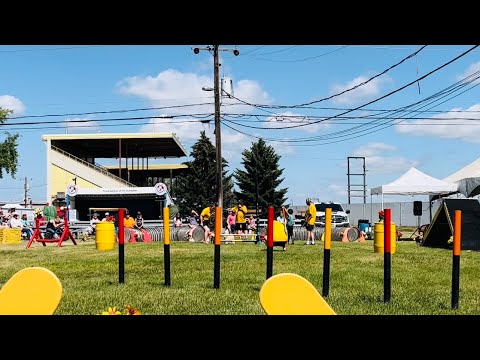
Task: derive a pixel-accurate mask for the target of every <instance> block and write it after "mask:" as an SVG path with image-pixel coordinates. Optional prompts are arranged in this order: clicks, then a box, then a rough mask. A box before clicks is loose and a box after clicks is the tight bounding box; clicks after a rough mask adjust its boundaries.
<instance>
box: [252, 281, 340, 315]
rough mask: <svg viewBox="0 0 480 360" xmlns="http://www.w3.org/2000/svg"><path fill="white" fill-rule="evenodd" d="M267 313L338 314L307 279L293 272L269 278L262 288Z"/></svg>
mask: <svg viewBox="0 0 480 360" xmlns="http://www.w3.org/2000/svg"><path fill="white" fill-rule="evenodd" d="M260 304H261V305H262V308H263V310H264V311H265V312H266V313H267V315H336V313H335V311H333V309H332V308H331V307H330V305H328V303H327V302H326V301H325V299H324V298H323V297H322V296H321V295H320V293H319V292H318V291H317V289H315V287H314V286H313V285H312V283H310V282H309V281H308V280H307V279H305V278H303V277H302V276H300V275H297V274H293V273H282V274H277V275H274V276H272V277H270V278H268V279H267V280H266V281H265V282H264V283H263V285H262V288H261V289H260Z"/></svg>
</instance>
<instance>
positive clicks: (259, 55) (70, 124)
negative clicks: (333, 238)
mask: <svg viewBox="0 0 480 360" xmlns="http://www.w3.org/2000/svg"><path fill="white" fill-rule="evenodd" d="M207 46H208V45H204V44H191V45H175V46H173V45H145V46H143V45H142V46H140V45H132V46H123V45H115V46H114V45H97V46H93V45H71V46H70V45H62V46H60V45H34V46H29V45H18V46H12V45H8V46H7V45H3V46H0V58H1V64H2V66H0V106H1V107H3V108H9V109H13V110H14V113H13V114H12V115H11V116H10V119H9V120H8V121H7V123H6V124H7V125H5V126H3V127H4V130H8V131H11V132H18V133H20V135H21V137H20V139H19V148H18V149H19V152H20V164H19V168H18V172H17V175H16V178H15V179H12V178H11V176H10V175H9V174H4V177H3V179H0V201H7V202H21V201H22V199H23V184H24V178H25V177H27V178H28V182H29V185H30V190H29V194H30V195H31V197H32V198H33V200H34V201H46V199H45V197H46V169H45V167H46V153H45V144H44V143H43V141H42V140H41V136H42V135H43V134H65V133H86V132H95V133H97V132H102V133H123V132H174V133H176V135H177V137H178V138H179V139H180V141H181V143H182V144H183V145H184V146H185V147H186V149H187V152H188V153H190V147H191V145H192V144H193V143H195V142H196V140H197V139H198V137H199V134H200V131H202V130H205V131H206V133H207V134H208V136H210V138H211V139H212V143H214V144H215V137H214V136H215V135H214V134H213V130H214V122H213V111H214V107H213V92H205V91H202V87H209V86H213V56H212V55H211V53H209V52H208V51H201V52H200V53H199V54H194V52H193V51H192V48H194V47H200V48H205V47H207ZM422 46H423V45H398V44H396V45H388V44H387V45H237V46H235V45H222V46H221V47H220V49H235V48H236V49H238V50H239V52H240V55H239V56H234V55H233V54H232V52H227V51H221V52H220V62H221V67H220V77H221V78H230V79H232V83H233V95H234V98H231V99H228V98H223V99H222V108H221V115H222V117H223V118H222V129H221V135H222V136H221V137H222V155H223V157H224V158H225V159H227V160H228V162H229V169H230V171H233V170H234V169H236V168H237V167H241V164H240V162H241V152H242V151H243V149H248V148H250V146H251V144H252V142H256V141H258V137H262V138H264V139H266V140H267V143H268V144H269V145H272V146H273V147H274V148H275V149H276V151H277V153H278V154H279V155H281V159H280V166H281V167H282V168H284V169H285V170H284V174H283V175H284V177H285V180H284V182H283V183H282V184H281V186H282V187H288V189H289V190H288V193H287V196H288V201H287V202H288V203H293V205H303V204H304V200H305V198H306V197H313V198H320V199H323V200H326V201H339V202H342V203H347V201H348V196H347V181H348V177H347V158H348V157H365V159H366V170H367V173H366V174H367V175H366V184H367V189H368V190H369V189H370V188H372V187H376V186H380V185H382V184H386V183H389V182H391V181H393V180H394V179H396V178H398V177H399V176H401V175H402V174H403V173H404V172H406V171H407V170H408V169H409V168H410V167H412V166H415V167H417V168H418V169H419V170H421V171H423V172H425V173H427V174H428V175H431V176H433V177H436V178H439V179H443V178H445V177H447V176H449V175H450V174H452V173H454V172H456V171H458V170H459V169H461V168H462V167H464V166H466V165H468V164H469V163H470V162H472V161H474V160H476V159H477V158H478V157H479V153H478V151H477V150H478V143H479V142H480V126H479V125H480V100H479V99H480V97H479V95H480V89H478V88H477V87H476V85H477V84H478V81H473V82H470V83H467V82H466V81H465V79H466V77H468V76H469V75H471V74H475V72H476V71H479V70H480V58H479V54H480V53H479V51H480V48H476V49H474V50H473V51H471V52H469V53H468V54H466V55H465V56H463V57H461V58H459V59H458V60H456V61H454V62H452V63H451V64H449V65H447V66H445V67H443V68H442V69H440V70H438V71H435V72H433V73H432V74H431V75H429V76H427V77H425V78H424V79H422V80H420V81H418V82H416V83H414V84H412V85H411V86H407V87H405V88H404V89H402V90H399V91H397V92H395V93H394V94H392V95H389V96H385V95H387V94H389V93H391V92H393V91H395V90H397V89H400V88H401V87H403V86H405V85H406V84H409V83H410V82H412V81H414V80H416V79H418V78H420V77H422V76H424V75H426V74H428V73H429V72H431V71H432V70H434V69H436V68H437V67H440V66H441V65H443V64H445V63H447V62H449V61H451V60H452V59H454V58H455V57H457V56H459V55H461V54H462V53H464V52H465V51H467V50H469V49H471V48H472V46H470V45H445V46H442V45H429V46H427V47H425V48H423V49H422V50H421V51H419V52H418V53H417V54H416V55H415V56H412V57H411V58H408V59H406V58H407V57H408V56H409V55H411V54H413V53H415V52H416V51H418V50H420V49H421V48H422ZM403 59H406V60H405V61H403V62H402V63H401V64H399V65H397V66H394V65H395V64H398V63H400V62H401V61H402V60H403ZM389 68H391V69H390V70H388V71H386V70H387V69H389ZM383 72H385V73H384V74H383V75H381V76H377V75H379V74H381V73H383ZM477 76H478V75H477ZM373 77H374V78H373ZM371 78H373V80H370V81H368V80H369V79H371ZM467 79H468V80H472V79H475V78H472V77H470V78H467ZM361 83H365V84H364V85H361V86H360V84H361ZM454 84H457V85H458V86H457V87H452V86H453V85H454ZM355 86H356V88H355V89H354V90H349V89H351V88H352V87H355ZM345 90H348V91H345ZM440 91H443V92H445V93H444V94H443V95H441V96H438V95H439V94H438V93H439V92H440ZM341 92H344V93H343V94H342V95H339V96H336V95H338V94H339V93H341ZM434 95H435V96H436V97H434V98H431V97H432V96H434ZM383 96H385V98H383V99H381V100H379V101H376V102H374V103H372V104H370V105H367V106H365V107H363V105H365V104H368V103H369V102H371V101H374V100H376V99H379V98H381V97H383ZM328 97H331V98H330V99H327V100H323V99H325V98H328ZM429 99H430V100H429ZM419 102H420V103H419ZM307 103H311V104H310V105H309V107H308V108H307V107H306V106H300V105H302V104H307ZM417 103H418V104H417ZM192 104H196V105H194V106H182V105H192ZM414 104H417V105H414ZM258 105H268V106H258ZM413 105H414V106H413ZM179 106H180V107H179ZM285 106H289V107H285ZM159 107H162V108H163V109H161V110H144V111H127V112H124V113H107V114H91V115H88V114H86V113H91V112H104V111H106V112H112V111H117V110H134V109H139V108H159ZM357 108H358V110H355V111H350V110H351V109H357ZM399 109H400V110H399ZM395 110H397V111H395ZM344 113H345V114H344ZM68 114H79V115H68ZM208 114H210V115H208ZM341 114H344V115H342V116H341ZM38 115H62V116H55V117H49V116H43V117H29V116H38ZM164 115H165V116H174V118H173V119H152V118H151V117H153V116H164ZM18 116H21V117H24V118H19V119H15V117H18ZM121 117H143V118H144V119H140V120H129V121H118V120H116V121H100V120H102V119H109V118H121ZM332 117H333V118H332ZM345 117H348V118H345ZM205 119H210V120H211V122H210V123H209V124H206V123H204V121H202V122H201V120H205ZM80 120H88V122H81V123H78V122H77V123H75V121H80ZM25 122H35V124H29V125H21V124H19V125H15V124H16V123H25ZM45 122H54V123H45ZM380 124H383V125H380ZM375 125H377V126H376V127H374V126H375ZM288 127H290V129H288ZM186 160H188V158H183V159H180V160H179V161H169V162H182V161H186ZM361 165H362V162H361V160H352V161H351V162H350V166H351V168H350V171H351V172H352V173H361V172H362V171H363V170H362V169H361V167H360V166H361ZM351 183H352V184H362V183H363V178H361V177H358V176H355V177H351ZM356 189H358V187H356ZM355 194H356V195H360V193H358V192H356V193H355ZM367 195H368V197H367V202H370V195H369V194H367ZM380 200H381V199H380V198H378V197H377V196H374V197H373V201H374V202H380ZM413 200H424V198H422V197H415V198H412V197H400V196H390V197H388V196H385V201H413ZM362 201H363V199H362V198H353V199H351V202H352V203H359V202H362Z"/></svg>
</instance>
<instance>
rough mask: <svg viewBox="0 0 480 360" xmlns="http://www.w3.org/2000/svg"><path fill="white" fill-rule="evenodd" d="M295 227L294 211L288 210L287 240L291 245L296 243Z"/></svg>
mask: <svg viewBox="0 0 480 360" xmlns="http://www.w3.org/2000/svg"><path fill="white" fill-rule="evenodd" d="M293 225H295V217H294V216H293V209H288V210H287V240H288V243H289V244H292V245H293V243H294V241H293Z"/></svg>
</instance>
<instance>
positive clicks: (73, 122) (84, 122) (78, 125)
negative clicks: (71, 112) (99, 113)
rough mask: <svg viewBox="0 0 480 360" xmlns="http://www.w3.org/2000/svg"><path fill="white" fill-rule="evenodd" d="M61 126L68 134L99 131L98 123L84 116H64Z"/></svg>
mask: <svg viewBox="0 0 480 360" xmlns="http://www.w3.org/2000/svg"><path fill="white" fill-rule="evenodd" d="M63 127H64V128H65V131H66V132H67V133H68V134H72V133H92V132H100V125H99V124H98V122H96V121H94V120H90V118H89V117H86V118H66V119H65V121H64V123H63Z"/></svg>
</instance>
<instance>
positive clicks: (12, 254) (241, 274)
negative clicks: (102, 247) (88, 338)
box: [0, 240, 480, 315]
mask: <svg viewBox="0 0 480 360" xmlns="http://www.w3.org/2000/svg"><path fill="white" fill-rule="evenodd" d="M373 243H374V242H373V240H367V241H366V242H365V243H358V242H351V243H342V242H337V241H334V242H332V247H331V262H330V287H329V297H328V299H327V300H328V302H329V304H330V305H331V306H332V308H333V309H334V310H335V311H336V312H337V314H339V315H353V314H355V315H405V314H419V315H420V314H422V315H437V314H441V315H455V314H477V315H478V314H480V298H479V297H478V292H479V289H480V265H479V264H480V252H476V251H462V254H461V260H460V295H459V308H458V309H457V310H453V309H452V308H451V294H452V293H451V291H452V251H451V250H446V249H433V248H427V247H422V246H417V245H416V244H415V242H414V241H400V242H397V244H396V245H397V246H396V252H395V253H394V254H393V255H392V279H391V283H392V287H391V289H392V293H391V301H390V302H389V303H384V302H383V299H384V294H383V286H384V285H383V284H384V267H383V264H384V256H383V254H379V253H375V252H374V251H373V250H374V246H373ZM25 246H26V242H25V241H22V244H21V245H0V286H3V284H4V283H5V282H6V281H7V280H8V279H9V278H10V277H11V276H12V275H13V274H14V273H15V272H16V271H18V270H20V269H23V268H24V267H28V266H44V267H46V268H48V269H50V270H52V271H53V272H54V273H55V274H56V275H57V276H58V277H59V279H60V281H61V282H62V284H63V289H64V293H63V298H62V301H61V303H60V306H59V308H58V310H57V312H56V314H61V315H71V314H72V315H95V314H100V313H101V312H102V311H105V310H107V309H108V307H113V306H116V307H117V308H120V310H122V309H124V308H125V306H126V305H130V306H132V307H134V308H136V309H138V310H139V311H140V312H141V314H143V315H150V314H169V315H187V314H188V315H261V314H264V312H263V310H262V308H261V305H260V302H259V291H260V288H261V286H262V284H263V282H264V281H265V279H266V270H267V269H266V254H267V253H266V251H265V250H266V247H265V245H263V244H262V245H255V244H253V243H236V244H235V245H222V246H221V263H220V268H221V270H220V288H219V289H215V288H214V287H213V275H214V273H213V268H214V261H213V260H214V246H213V245H211V244H210V245H206V244H202V243H184V242H172V244H171V247H170V249H171V251H170V256H171V261H170V268H171V286H170V287H166V286H165V285H164V284H165V277H164V275H165V273H164V250H163V249H164V248H163V243H161V242H154V243H129V244H126V245H125V283H124V284H119V274H118V270H119V268H118V251H117V247H115V250H106V251H99V250H97V249H96V246H95V242H94V241H87V242H79V243H78V245H77V246H74V245H73V244H72V242H71V241H67V242H65V243H64V245H63V246H62V247H61V248H58V247H57V246H56V244H55V243H51V244H47V246H46V247H43V246H42V245H41V244H38V243H34V244H33V246H32V247H31V248H30V249H25ZM282 272H293V273H297V274H299V275H301V276H303V277H305V278H307V279H308V280H309V281H310V282H311V283H312V284H313V285H314V286H315V287H316V288H317V289H318V290H319V292H320V293H322V279H323V243H321V242H318V241H317V244H316V245H315V246H306V245H305V242H301V241H296V243H295V245H289V246H288V247H287V251H282V250H281V248H274V252H273V274H277V273H282ZM32 301H34V299H32Z"/></svg>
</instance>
